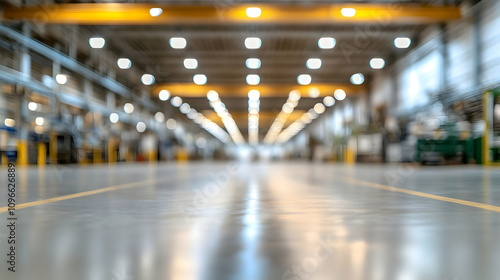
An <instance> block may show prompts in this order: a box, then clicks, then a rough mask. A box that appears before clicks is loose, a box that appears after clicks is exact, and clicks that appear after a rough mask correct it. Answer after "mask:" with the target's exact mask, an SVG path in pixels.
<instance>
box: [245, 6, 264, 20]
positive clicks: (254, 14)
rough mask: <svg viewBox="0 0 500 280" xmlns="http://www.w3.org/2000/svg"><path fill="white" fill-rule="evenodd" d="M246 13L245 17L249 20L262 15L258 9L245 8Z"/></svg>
mask: <svg viewBox="0 0 500 280" xmlns="http://www.w3.org/2000/svg"><path fill="white" fill-rule="evenodd" d="M246 13H247V16H248V17H250V18H258V17H260V14H261V13H262V11H261V10H260V8H257V7H250V8H247V10H246Z"/></svg>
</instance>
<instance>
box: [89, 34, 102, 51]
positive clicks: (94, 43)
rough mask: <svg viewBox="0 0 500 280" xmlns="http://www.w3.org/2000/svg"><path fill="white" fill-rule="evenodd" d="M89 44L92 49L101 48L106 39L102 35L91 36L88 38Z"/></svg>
mask: <svg viewBox="0 0 500 280" xmlns="http://www.w3.org/2000/svg"><path fill="white" fill-rule="evenodd" d="M89 44H90V47H91V48H93V49H102V48H103V47H104V45H105V44H106V40H104V38H102V37H92V38H90V39H89Z"/></svg>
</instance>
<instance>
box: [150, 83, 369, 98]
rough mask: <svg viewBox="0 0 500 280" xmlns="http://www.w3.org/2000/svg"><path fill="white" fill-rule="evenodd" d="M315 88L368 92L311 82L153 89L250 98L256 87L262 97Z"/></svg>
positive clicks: (323, 92) (178, 85)
mask: <svg viewBox="0 0 500 280" xmlns="http://www.w3.org/2000/svg"><path fill="white" fill-rule="evenodd" d="M313 88H316V89H318V90H319V92H320V95H319V96H327V95H332V94H333V92H334V91H335V90H336V89H343V90H344V91H345V92H346V93H347V96H349V95H353V94H354V95H357V94H360V93H363V92H366V88H365V87H364V86H363V85H360V86H356V85H352V84H326V83H325V84H310V85H307V86H302V85H297V84H295V85H290V84H260V85H256V86H250V85H241V84H234V85H232V84H225V85H222V84H211V85H196V84H193V83H171V84H160V85H158V86H156V87H155V88H154V90H153V92H154V95H155V96H156V97H158V93H159V92H160V91H161V90H164V89H165V90H168V91H170V93H171V94H172V96H180V97H206V96H207V93H208V92H209V91H210V90H215V91H217V93H218V94H219V96H220V97H241V98H248V92H249V91H250V90H252V89H256V90H258V91H259V92H260V97H261V98H266V97H287V96H288V94H289V93H290V91H292V90H298V91H300V93H301V94H302V95H303V96H304V97H305V96H308V95H309V91H310V90H311V89H313Z"/></svg>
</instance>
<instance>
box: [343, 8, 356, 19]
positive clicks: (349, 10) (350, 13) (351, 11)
mask: <svg viewBox="0 0 500 280" xmlns="http://www.w3.org/2000/svg"><path fill="white" fill-rule="evenodd" d="M340 13H341V14H342V15H343V16H345V17H353V16H354V15H355V14H356V9H353V8H343V9H342V10H340Z"/></svg>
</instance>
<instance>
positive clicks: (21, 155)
mask: <svg viewBox="0 0 500 280" xmlns="http://www.w3.org/2000/svg"><path fill="white" fill-rule="evenodd" d="M17 164H18V165H27V164H28V144H27V143H26V140H21V139H19V140H17Z"/></svg>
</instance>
